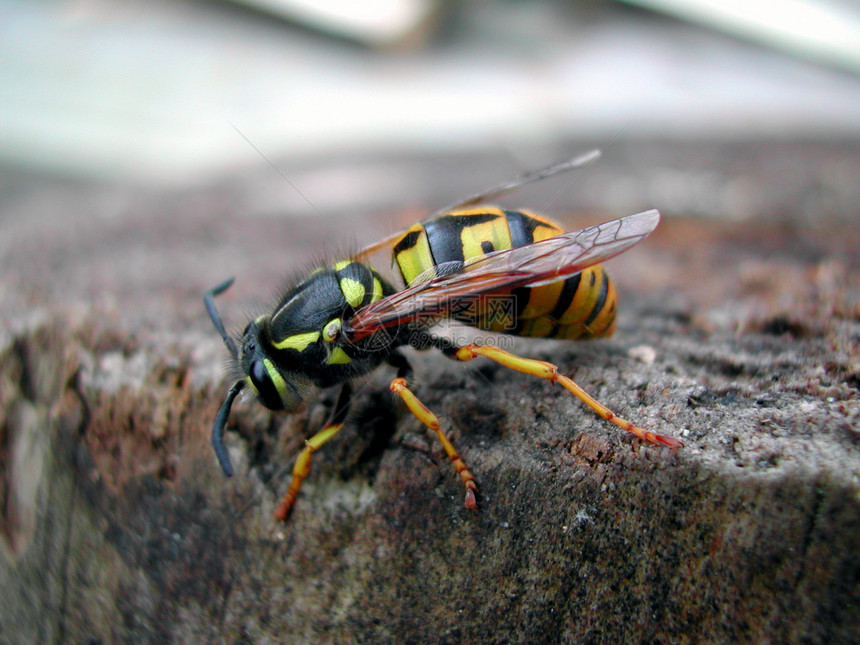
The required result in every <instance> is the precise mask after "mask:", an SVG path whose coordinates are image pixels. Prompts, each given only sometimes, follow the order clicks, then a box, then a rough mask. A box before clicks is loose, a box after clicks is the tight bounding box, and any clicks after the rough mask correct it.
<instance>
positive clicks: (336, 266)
mask: <svg viewBox="0 0 860 645" xmlns="http://www.w3.org/2000/svg"><path fill="white" fill-rule="evenodd" d="M350 264H352V260H341V261H340V262H335V264H334V270H335V271H343V270H344V269H345V268H346V267H348V266H349V265H350Z"/></svg>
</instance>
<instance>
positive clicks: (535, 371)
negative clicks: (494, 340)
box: [454, 343, 684, 449]
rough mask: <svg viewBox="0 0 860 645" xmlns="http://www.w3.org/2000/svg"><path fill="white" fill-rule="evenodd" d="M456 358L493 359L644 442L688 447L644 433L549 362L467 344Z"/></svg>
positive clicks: (458, 351)
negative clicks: (562, 392) (558, 388)
mask: <svg viewBox="0 0 860 645" xmlns="http://www.w3.org/2000/svg"><path fill="white" fill-rule="evenodd" d="M454 356H455V357H456V358H457V359H459V360H461V361H470V360H472V359H473V358H475V357H477V356H483V357H485V358H489V359H490V360H493V361H496V362H497V363H499V364H500V365H504V366H505V367H508V368H510V369H512V370H516V371H518V372H523V373H524V374H531V375H532V376H537V377H538V378H542V379H545V380H547V381H550V382H552V383H559V384H560V385H562V387H564V389H566V390H567V391H568V392H570V393H571V394H573V395H574V396H575V397H576V398H578V399H579V400H580V401H582V402H583V403H585V405H587V406H588V407H590V408H591V409H592V410H594V411H595V412H596V413H597V414H598V416H600V417H602V418H604V419H606V420H607V421H611V422H612V423H614V424H615V425H617V426H619V427H621V428H624V429H625V430H627V432H631V433H633V434H634V435H636V436H637V437H639V438H640V439H642V441H647V442H648V443H653V444H656V445H658V446H668V447H669V448H673V449H678V448H682V447H683V446H684V444H683V443H681V442H680V441H678V440H677V439H673V438H672V437H664V436H663V435H659V434H655V433H653V432H649V431H647V430H643V429H642V428H640V427H639V426H635V425H633V424H632V423H630V422H629V421H627V420H626V419H622V418H621V417H619V416H618V415H616V414H615V413H614V412H613V411H612V410H610V409H609V408H607V407H606V406H605V405H603V404H602V403H601V402H600V401H598V400H597V399H595V398H594V397H593V396H591V395H590V394H588V393H587V392H586V391H585V390H583V389H582V388H581V387H579V386H578V385H577V384H576V383H574V382H573V380H572V379H570V378H568V377H567V376H564V375H561V374H559V373H558V368H557V367H556V366H555V365H553V364H552V363H547V362H546V361H538V360H534V359H531V358H523V357H521V356H516V355H515V354H511V353H509V352H506V351H505V350H503V349H499V348H498V347H485V346H481V345H475V344H474V343H471V344H469V345H464V346H463V347H461V348H459V349H458V350H456V352H455V353H454Z"/></svg>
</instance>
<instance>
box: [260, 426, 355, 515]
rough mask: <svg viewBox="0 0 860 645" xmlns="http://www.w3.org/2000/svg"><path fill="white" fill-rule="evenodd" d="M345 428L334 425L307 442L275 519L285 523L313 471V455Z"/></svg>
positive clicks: (294, 468) (276, 510)
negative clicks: (303, 484)
mask: <svg viewBox="0 0 860 645" xmlns="http://www.w3.org/2000/svg"><path fill="white" fill-rule="evenodd" d="M342 427H343V424H342V423H332V424H330V425H327V426H326V427H325V428H323V429H322V430H320V431H319V432H318V433H316V434H315V435H314V436H313V437H311V438H310V439H308V440H307V441H305V447H304V448H303V449H302V451H301V452H300V453H299V456H298V457H296V463H295V465H294V466H293V479H292V481H290V487H289V488H288V489H287V492H286V493H284V496H283V497H282V498H281V501H280V502H278V505H277V507H275V519H277V520H280V521H282V522H283V521H284V520H286V519H287V516H288V515H289V514H290V510H291V509H292V508H293V504H294V503H295V501H296V497H298V496H299V490H300V489H301V487H302V482H303V481H304V480H305V477H307V476H308V473H309V472H310V471H311V459H312V458H313V454H314V453H315V452H316V451H317V450H319V449H320V448H321V447H322V446H323V445H324V444H325V443H326V442H327V441H329V440H330V439H331V438H332V437H334V436H335V435H336V434H337V433H338V432H340V429H341V428H342Z"/></svg>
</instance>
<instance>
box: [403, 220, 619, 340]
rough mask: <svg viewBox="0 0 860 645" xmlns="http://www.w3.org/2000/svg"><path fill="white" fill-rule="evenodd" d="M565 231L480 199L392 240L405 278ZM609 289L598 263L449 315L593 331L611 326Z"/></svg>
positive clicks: (533, 331)
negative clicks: (482, 203)
mask: <svg viewBox="0 0 860 645" xmlns="http://www.w3.org/2000/svg"><path fill="white" fill-rule="evenodd" d="M563 232H564V231H563V230H562V229H561V228H560V227H559V226H558V224H556V223H555V222H553V221H552V220H548V219H546V218H544V217H541V216H539V215H536V214H534V213H529V212H527V211H512V210H503V209H501V208H496V207H491V206H485V207H479V208H471V209H462V210H455V211H450V212H448V213H443V214H442V215H439V216H438V217H434V218H433V219H431V220H430V221H428V222H425V223H424V224H415V225H414V226H412V227H411V228H410V229H408V230H407V231H406V233H404V235H403V236H402V237H401V238H400V239H399V240H398V241H397V242H396V243H395V245H394V247H393V252H394V259H395V260H396V261H397V264H398V266H399V267H400V272H401V275H402V276H403V279H404V281H405V282H406V284H410V283H412V281H414V280H415V278H417V277H418V276H419V275H421V274H422V273H424V272H425V271H427V270H429V269H431V268H433V267H434V266H437V265H439V264H442V263H444V262H451V261H461V262H462V261H465V260H468V259H469V258H473V257H477V256H480V255H484V254H486V253H490V252H492V251H501V250H506V249H511V248H516V247H520V246H526V245H528V244H532V243H533V242H540V241H541V240H545V239H548V238H551V237H555V236H556V235H560V234H561V233H563ZM615 309H616V295H615V287H614V286H613V284H612V281H611V280H610V279H609V277H608V276H607V275H606V272H605V271H604V270H603V267H602V266H601V265H599V264H597V265H594V266H592V267H589V268H588V269H585V270H584V271H582V272H581V273H579V274H577V275H574V276H572V277H570V278H567V279H566V280H560V281H558V282H553V283H550V284H546V285H542V286H540V287H519V288H516V289H513V290H511V291H508V292H504V293H495V294H493V295H491V296H476V297H475V299H474V301H470V302H463V303H462V306H460V307H457V308H456V310H455V311H454V312H453V314H452V317H453V318H454V319H456V320H458V321H460V322H463V323H466V324H469V325H472V326H473V327H477V328H479V329H486V330H488V331H494V332H501V333H506V334H514V335H517V336H531V337H537V338H582V339H585V338H594V337H597V336H608V335H609V334H611V333H612V332H613V331H614V330H615Z"/></svg>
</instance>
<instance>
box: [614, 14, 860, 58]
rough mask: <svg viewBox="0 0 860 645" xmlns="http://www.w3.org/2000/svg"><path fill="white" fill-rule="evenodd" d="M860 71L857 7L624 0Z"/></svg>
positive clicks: (800, 54)
mask: <svg viewBox="0 0 860 645" xmlns="http://www.w3.org/2000/svg"><path fill="white" fill-rule="evenodd" d="M624 1H625V2H627V3H629V4H635V5H639V6H642V7H648V8H650V9H656V10H658V11H663V12H665V13H669V14H672V15H674V16H677V17H678V18H682V19H684V20H689V21H691V22H698V23H700V24H703V25H706V26H708V27H714V28H716V29H721V30H722V31H725V32H727V33H730V34H733V35H735V36H740V37H742V38H748V39H750V40H755V41H758V42H761V43H764V44H766V45H769V46H772V47H775V48H777V49H781V50H783V51H786V52H788V53H791V54H794V55H796V56H802V57H804V58H808V59H810V60H814V61H816V62H819V63H824V64H826V65H835V66H838V67H842V68H843V69H847V70H850V71H852V72H860V6H858V4H857V3H856V2H851V3H849V2H836V1H834V0H830V1H827V0H755V1H754V2H750V1H749V0H624Z"/></svg>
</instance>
